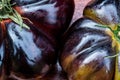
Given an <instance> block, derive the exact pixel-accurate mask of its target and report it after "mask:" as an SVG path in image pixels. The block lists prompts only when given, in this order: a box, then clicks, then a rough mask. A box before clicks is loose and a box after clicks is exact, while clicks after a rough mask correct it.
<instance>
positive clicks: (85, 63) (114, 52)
mask: <svg viewBox="0 0 120 80" xmlns="http://www.w3.org/2000/svg"><path fill="white" fill-rule="evenodd" d="M119 5H120V4H119V0H93V1H91V2H90V3H89V4H88V5H87V6H86V7H85V9H84V11H83V18H80V19H79V20H77V21H76V22H75V23H73V25H72V26H71V27H70V29H69V30H68V31H67V32H66V34H65V35H64V38H63V47H62V49H61V57H60V64H61V66H62V68H63V70H64V71H65V72H66V73H67V74H68V78H69V80H120V57H119V52H120V37H119V35H120V24H119V23H120V16H119Z"/></svg>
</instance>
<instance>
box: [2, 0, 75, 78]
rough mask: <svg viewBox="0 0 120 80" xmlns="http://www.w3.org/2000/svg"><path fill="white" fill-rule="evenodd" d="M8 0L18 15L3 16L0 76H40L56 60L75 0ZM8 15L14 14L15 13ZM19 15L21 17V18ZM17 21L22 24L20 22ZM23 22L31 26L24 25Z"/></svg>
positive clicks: (12, 9)
mask: <svg viewBox="0 0 120 80" xmlns="http://www.w3.org/2000/svg"><path fill="white" fill-rule="evenodd" d="M6 1H8V0H6ZM8 2H9V4H11V5H12V6H10V5H9V7H10V8H9V9H11V10H10V12H12V11H13V12H16V14H14V15H15V16H14V17H12V18H10V19H11V20H10V21H5V20H8V19H7V18H2V19H0V20H2V21H3V22H4V21H5V22H4V23H3V25H4V26H3V25H2V26H1V25H0V38H2V39H0V56H1V65H0V70H1V73H0V74H1V76H0V77H1V78H0V79H1V80H7V79H10V78H11V77H17V78H18V79H32V78H40V79H41V78H43V76H45V75H46V74H47V73H48V72H49V71H50V70H51V68H52V67H53V66H54V65H55V64H56V62H57V58H58V47H59V43H58V41H60V40H59V38H60V37H61V35H62V34H63V33H64V32H65V31H66V29H67V28H68V26H69V24H70V21H71V19H72V16H73V13H74V0H71V1H70V0H69V1H68V0H62V1H61V0H42V1H41V0H11V2H10V1H8ZM3 3H4V1H3ZM4 4H6V3H4ZM7 7H8V6H7ZM4 8H6V7H4ZM1 11H2V10H1ZM3 11H4V10H3ZM8 12H9V11H8ZM6 14H7V13H6ZM7 15H9V17H11V16H12V13H8V14H7ZM16 15H17V17H18V16H19V17H18V19H17V18H16ZM5 17H6V16H5ZM19 19H20V20H19ZM21 19H22V20H21ZM12 20H13V21H12ZM16 20H18V23H19V21H22V23H23V24H22V25H21V24H17V23H16V22H15V21H16ZM1 23H2V22H1ZM20 23H21V22H20ZM23 25H26V26H27V27H29V29H28V28H25V27H22V26H23ZM4 29H5V30H4ZM1 32H2V33H1ZM3 72H4V73H3Z"/></svg>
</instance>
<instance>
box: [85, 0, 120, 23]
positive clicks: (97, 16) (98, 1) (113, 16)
mask: <svg viewBox="0 0 120 80" xmlns="http://www.w3.org/2000/svg"><path fill="white" fill-rule="evenodd" d="M118 3H119V2H118V0H95V1H91V2H90V3H89V4H88V5H87V6H86V7H85V9H84V11H83V15H84V16H86V17H89V18H91V19H93V20H94V21H97V22H99V23H101V24H107V25H110V24H117V23H119V22H120V19H119V9H118V7H119V6H118Z"/></svg>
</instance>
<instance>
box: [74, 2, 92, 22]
mask: <svg viewBox="0 0 120 80" xmlns="http://www.w3.org/2000/svg"><path fill="white" fill-rule="evenodd" d="M74 1H75V12H74V16H73V19H72V22H74V21H75V20H77V19H78V18H80V17H82V13H83V9H84V7H85V6H86V5H87V4H88V2H90V1H91V0H74Z"/></svg>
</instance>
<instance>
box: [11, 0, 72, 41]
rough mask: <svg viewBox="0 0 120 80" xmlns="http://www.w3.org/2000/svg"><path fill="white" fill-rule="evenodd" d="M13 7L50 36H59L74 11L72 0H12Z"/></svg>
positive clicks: (67, 24) (66, 26)
mask: <svg viewBox="0 0 120 80" xmlns="http://www.w3.org/2000/svg"><path fill="white" fill-rule="evenodd" d="M13 2H16V4H17V5H16V6H14V8H15V9H16V10H17V11H18V12H19V13H20V14H21V15H22V16H23V17H25V18H27V19H29V20H30V21H31V22H32V23H33V25H35V27H37V28H38V29H39V30H42V31H43V32H45V33H46V34H47V35H48V36H50V37H51V38H55V39H56V38H57V39H58V38H59V36H61V35H62V34H63V33H64V31H65V30H66V29H67V28H68V26H69V24H70V21H71V19H72V15H73V13H74V1H73V0H69V1H68V0H52V1H50V0H42V1H41V0H38V1H27V0H24V1H23V0H13Z"/></svg>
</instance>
